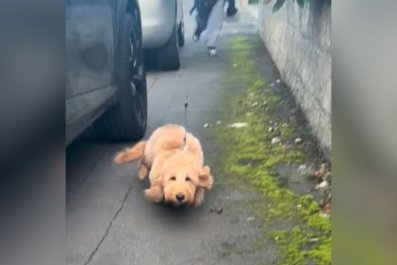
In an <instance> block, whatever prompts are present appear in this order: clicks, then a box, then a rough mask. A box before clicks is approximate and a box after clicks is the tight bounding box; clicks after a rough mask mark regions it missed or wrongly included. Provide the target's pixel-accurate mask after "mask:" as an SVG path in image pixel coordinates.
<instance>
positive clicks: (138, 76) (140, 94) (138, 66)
mask: <svg viewBox="0 0 397 265" xmlns="http://www.w3.org/2000/svg"><path fill="white" fill-rule="evenodd" d="M136 36H137V34H136V32H135V30H134V29H133V30H132V31H131V33H130V38H129V39H130V43H129V44H130V55H129V65H130V76H131V79H130V87H131V93H132V96H133V100H134V102H133V106H134V110H135V114H136V117H137V119H138V124H140V125H142V126H144V125H145V123H146V120H145V113H144V109H145V108H146V106H145V105H144V104H145V102H144V101H145V91H144V90H145V89H144V82H145V80H143V79H144V66H143V62H140V61H139V54H138V53H139V50H140V42H139V40H138V38H137V37H136Z"/></svg>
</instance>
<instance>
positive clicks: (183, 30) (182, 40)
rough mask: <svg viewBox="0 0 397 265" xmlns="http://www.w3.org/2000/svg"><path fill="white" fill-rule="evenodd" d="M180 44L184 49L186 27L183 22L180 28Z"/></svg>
mask: <svg viewBox="0 0 397 265" xmlns="http://www.w3.org/2000/svg"><path fill="white" fill-rule="evenodd" d="M178 44H179V47H183V46H184V45H185V25H184V23H183V21H181V23H180V24H179V27H178Z"/></svg>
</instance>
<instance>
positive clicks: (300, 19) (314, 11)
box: [258, 0, 331, 155]
mask: <svg viewBox="0 0 397 265" xmlns="http://www.w3.org/2000/svg"><path fill="white" fill-rule="evenodd" d="M274 3H275V0H271V1H269V0H262V2H261V3H260V4H259V15H258V27H259V34H260V36H261V38H262V40H263V41H264V42H265V44H266V47H267V49H268V50H269V52H270V54H271V55H272V57H273V60H274V62H275V64H276V65H277V67H278V69H279V71H280V73H281V75H282V77H283V80H284V82H285V83H286V84H287V85H288V86H289V87H290V88H291V90H292V93H293V95H294V97H295V99H296V101H297V102H298V104H300V106H301V108H302V110H303V111H304V113H305V115H306V118H307V120H308V121H309V123H310V125H311V127H312V129H313V132H314V134H315V135H316V136H317V138H318V140H319V143H320V145H321V146H322V148H323V149H324V150H325V151H326V153H328V154H327V155H329V152H330V150H331V3H330V1H329V0H328V1H327V0H313V1H311V3H310V4H306V5H305V7H304V8H300V7H299V6H298V5H297V4H296V2H295V1H292V0H286V2H285V4H284V6H283V7H282V8H281V9H280V10H279V11H278V12H277V13H272V7H273V5H274Z"/></svg>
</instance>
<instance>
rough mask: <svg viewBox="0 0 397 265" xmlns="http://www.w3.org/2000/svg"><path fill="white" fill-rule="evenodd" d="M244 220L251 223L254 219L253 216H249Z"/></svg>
mask: <svg viewBox="0 0 397 265" xmlns="http://www.w3.org/2000/svg"><path fill="white" fill-rule="evenodd" d="M246 220H247V222H252V221H254V220H255V217H254V216H250V217H248V218H247V219H246Z"/></svg>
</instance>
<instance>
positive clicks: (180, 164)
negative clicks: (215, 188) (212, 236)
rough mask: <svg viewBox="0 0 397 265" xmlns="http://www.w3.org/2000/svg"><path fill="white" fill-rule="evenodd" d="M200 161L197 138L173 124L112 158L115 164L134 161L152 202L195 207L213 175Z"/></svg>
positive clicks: (207, 188)
mask: <svg viewBox="0 0 397 265" xmlns="http://www.w3.org/2000/svg"><path fill="white" fill-rule="evenodd" d="M185 137H186V143H185V141H184V138H185ZM203 160H204V157H203V151H202V149H201V144H200V142H199V140H198V139H197V138H196V137H194V136H193V135H192V134H191V133H188V132H186V130H185V128H183V127H181V126H179V125H173V124H169V125H165V126H162V127H160V128H158V129H156V130H155V131H154V132H153V134H152V135H151V136H150V138H149V139H148V140H147V141H141V142H139V143H137V144H136V145H135V146H133V147H132V148H128V149H126V150H124V151H122V152H120V153H118V154H117V155H116V156H115V158H114V161H115V162H116V163H118V164H121V163H126V162H132V161H138V166H137V175H138V178H139V179H140V180H143V179H145V178H146V177H147V176H149V180H150V188H149V189H146V190H145V196H146V197H147V198H148V199H149V200H151V201H153V202H161V201H163V200H165V201H166V202H167V203H171V204H173V205H175V206H181V205H196V206H198V205H200V204H201V203H202V202H203V200H204V192H205V191H208V190H210V189H211V187H212V184H213V177H212V176H211V174H210V168H209V167H208V166H203Z"/></svg>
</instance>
